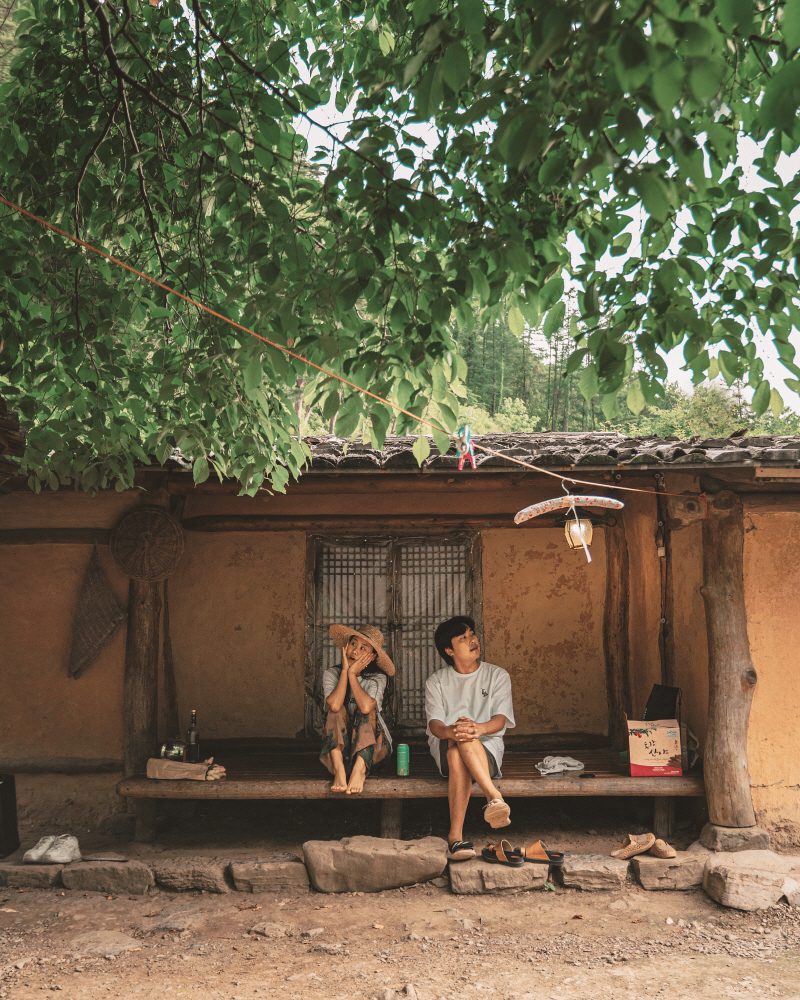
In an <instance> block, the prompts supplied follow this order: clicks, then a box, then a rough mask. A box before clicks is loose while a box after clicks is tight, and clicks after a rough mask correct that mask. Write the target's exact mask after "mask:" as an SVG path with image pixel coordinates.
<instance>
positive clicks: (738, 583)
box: [702, 490, 758, 828]
mask: <svg viewBox="0 0 800 1000" xmlns="http://www.w3.org/2000/svg"><path fill="white" fill-rule="evenodd" d="M743 550H744V525H743V520H742V504H741V501H740V500H739V498H738V497H736V496H735V495H734V494H733V493H730V492H729V491H727V490H724V491H723V492H721V493H718V494H717V496H716V497H715V498H713V500H709V505H708V516H707V517H706V519H705V520H704V521H703V588H702V595H703V602H704V604H705V608H706V631H707V634H708V682H709V692H708V735H707V738H706V751H705V765H704V773H705V783H706V793H707V796H708V814H709V819H710V821H711V823H713V824H714V825H716V826H727V827H739V828H741V827H750V826H755V823H756V817H755V812H754V810H753V799H752V795H751V793H750V774H749V772H748V769H747V724H748V720H749V718H750V704H751V702H752V700H753V692H754V690H755V685H756V681H757V679H758V678H757V676H756V672H755V670H754V669H753V661H752V660H751V658H750V643H749V641H748V638H747V617H746V613H745V603H744V577H743V568H742V553H743Z"/></svg>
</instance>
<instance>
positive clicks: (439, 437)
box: [432, 430, 450, 455]
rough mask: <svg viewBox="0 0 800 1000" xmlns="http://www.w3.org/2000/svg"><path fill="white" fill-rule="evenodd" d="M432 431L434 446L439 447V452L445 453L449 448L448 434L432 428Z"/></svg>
mask: <svg viewBox="0 0 800 1000" xmlns="http://www.w3.org/2000/svg"><path fill="white" fill-rule="evenodd" d="M432 433H433V440H434V442H435V444H436V447H437V448H438V449H439V454H440V455H446V454H447V452H448V450H449V448H450V435H449V434H445V433H444V432H443V431H437V430H434V431H433V432H432Z"/></svg>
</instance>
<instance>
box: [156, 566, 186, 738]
mask: <svg viewBox="0 0 800 1000" xmlns="http://www.w3.org/2000/svg"><path fill="white" fill-rule="evenodd" d="M163 630H164V634H163V637H162V645H161V652H162V662H163V664H164V678H163V680H164V706H163V712H162V716H161V736H162V738H163V739H165V740H167V739H171V738H172V737H173V736H177V735H178V734H179V733H180V731H181V730H180V719H179V717H178V688H177V685H176V683H175V660H174V657H173V655H172V635H171V633H170V627H169V580H165V581H164V617H163Z"/></svg>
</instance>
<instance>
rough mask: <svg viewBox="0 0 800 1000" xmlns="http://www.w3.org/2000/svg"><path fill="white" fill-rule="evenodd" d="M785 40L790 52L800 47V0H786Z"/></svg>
mask: <svg viewBox="0 0 800 1000" xmlns="http://www.w3.org/2000/svg"><path fill="white" fill-rule="evenodd" d="M783 40H784V42H785V43H786V48H787V49H789V51H790V52H791V51H793V50H794V49H797V48H800V0H786V6H785V7H784V8H783Z"/></svg>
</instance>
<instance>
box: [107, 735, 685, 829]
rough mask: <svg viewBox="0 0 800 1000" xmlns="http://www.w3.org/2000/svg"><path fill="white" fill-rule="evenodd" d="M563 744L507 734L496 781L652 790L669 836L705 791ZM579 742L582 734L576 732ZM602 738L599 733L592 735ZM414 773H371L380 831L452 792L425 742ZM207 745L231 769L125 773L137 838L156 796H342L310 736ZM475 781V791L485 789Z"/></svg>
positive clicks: (553, 788) (628, 792)
mask: <svg viewBox="0 0 800 1000" xmlns="http://www.w3.org/2000/svg"><path fill="white" fill-rule="evenodd" d="M560 735H561V738H560V739H557V740H552V742H553V743H557V744H558V745H557V746H556V748H555V749H554V748H553V746H552V745H551V746H550V749H549V750H543V749H542V748H541V746H537V745H536V742H534V741H532V740H531V739H530V738H517V739H516V740H514V739H512V740H511V741H509V743H508V745H507V748H506V755H505V759H504V761H503V777H502V778H501V779H500V780H499V781H498V783H497V784H498V787H499V788H500V789H501V790H502V792H503V795H504V796H505V797H506V798H509V799H513V798H549V797H566V796H591V797H595V796H616V795H622V796H652V797H653V799H654V806H655V808H654V817H653V831H654V833H655V834H656V836H659V837H668V836H670V834H671V832H672V830H671V828H672V816H673V812H674V799H675V798H676V797H679V796H680V797H687V796H688V797H695V798H703V797H705V786H704V784H703V777H702V775H700V774H687V775H684V776H683V777H680V778H649V777H642V778H632V777H630V775H629V774H628V772H627V766H626V765H624V764H622V763H621V762H620V758H619V754H618V753H617V752H616V751H613V750H612V749H611V748H610V747H608V746H607V745H606V746H603V745H595V746H589V747H587V746H585V745H584V746H580V745H579V746H577V747H576V746H572V747H570V746H569V745H564V744H565V742H566V741H565V740H564V739H563V736H564V735H565V734H560ZM575 742H576V743H579V742H585V738H584V740H580V739H579V738H576V741H575ZM594 742H597V741H594ZM410 750H411V768H410V770H411V774H410V775H409V777H407V778H400V777H398V776H397V775H396V774H395V773H394V758H392V761H391V763H390V766H391V770H389V771H385V772H383V773H378V774H375V775H373V776H372V777H370V778H369V780H368V781H367V783H366V785H365V786H364V791H363V793H362V795H361V796H360V797H361V798H363V799H378V800H380V801H381V803H382V805H381V836H382V837H399V836H400V830H401V823H402V808H403V800H404V799H431V798H446V797H447V782H446V781H445V779H444V778H442V777H441V775H440V774H439V773H438V771H437V770H436V765H435V764H434V761H433V758H432V757H431V755H430V753H429V751H428V746H427V744H426V743H413V744H412V745H411V748H410ZM203 753H204V754H205V755H207V756H212V755H213V756H214V757H215V758H216V760H217V761H218V762H219V763H220V764H223V765H224V766H225V768H226V771H227V777H226V778H225V779H223V780H222V781H206V782H201V781H159V780H156V779H152V778H145V777H132V778H124V779H123V780H122V781H120V782H119V784H118V785H117V792H118V793H119V794H120V795H122V796H124V797H126V798H130V799H133V800H134V802H135V815H136V833H135V839H136V840H139V841H145V842H151V841H152V840H154V838H155V805H156V801H157V800H159V799H186V800H209V799H211V800H217V799H223V800H225V799H228V800H229V799H342V798H343V795H342V793H341V792H337V793H334V792H331V790H330V785H331V779H330V778H326V777H325V773H324V771H323V770H322V765H321V764H320V761H319V747H318V745H317V744H316V743H314V742H312V741H307V740H269V739H244V740H243V739H237V740H215V741H207V742H205V743H204V744H203ZM548 753H550V754H558V755H561V756H570V757H576V758H577V759H578V760H580V761H582V762H583V763H584V765H585V768H584V771H583V774H584V775H589V774H593V775H594V777H593V778H590V777H581V775H579V774H569V773H568V772H567V773H562V774H559V775H554V776H550V777H542V775H541V774H539V772H538V771H537V770H536V768H535V767H534V765H535V764H536V763H537V762H539V761H541V760H542V758H543V757H545V756H547V755H548ZM481 794H482V793H481V791H480V789H479V788H478V786H477V785H473V788H472V795H473V796H476V797H480V796H481Z"/></svg>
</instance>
